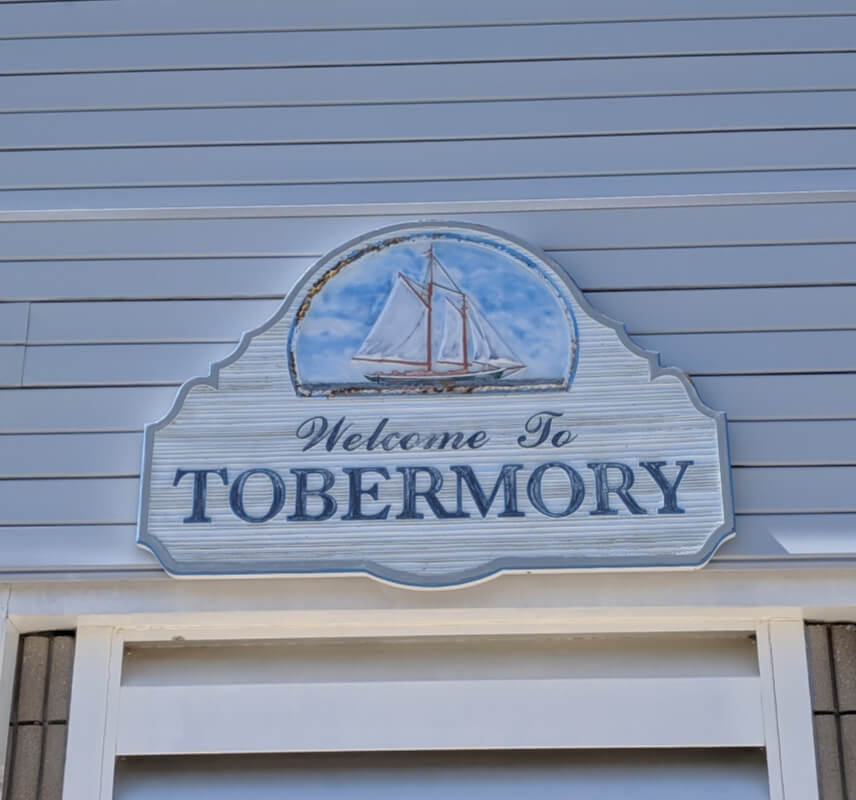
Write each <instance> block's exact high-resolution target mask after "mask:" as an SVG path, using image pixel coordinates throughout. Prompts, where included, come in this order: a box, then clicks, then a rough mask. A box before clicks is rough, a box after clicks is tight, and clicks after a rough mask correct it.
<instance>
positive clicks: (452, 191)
mask: <svg viewBox="0 0 856 800" xmlns="http://www.w3.org/2000/svg"><path fill="white" fill-rule="evenodd" d="M473 146H476V143H474V144H473ZM854 187H856V170H854V169H829V170H826V169H824V170H802V171H800V170H796V171H787V170H773V171H767V172H751V171H750V172H707V173H692V172H688V173H681V174H675V173H668V174H665V175H663V174H656V175H631V176H626V175H617V176H611V175H607V176H599V177H582V178H580V177H576V178H498V179H491V180H482V179H475V178H474V179H472V180H470V179H466V180H459V179H453V180H452V179H442V180H436V181H433V180H425V181H400V182H393V183H388V182H384V183H364V182H355V183H320V184H287V185H283V184H271V185H252V186H247V185H240V186H238V185H235V186H223V185H216V186H179V187H172V186H166V187H162V186H158V187H154V188H152V187H132V188H110V189H93V188H90V189H75V188H63V189H20V190H18V189H16V190H12V191H4V190H2V189H0V210H2V211H6V210H21V209H25V210H37V211H38V210H41V209H51V210H55V209H75V208H111V209H128V208H134V209H137V208H151V207H163V206H166V207H178V208H181V207H188V206H189V207H195V206H258V205H319V204H320V205H325V204H333V205H336V204H339V203H375V202H376V203H384V204H390V203H410V202H412V201H413V200H419V201H421V202H448V201H461V200H464V201H483V200H508V198H509V197H513V198H515V199H516V200H543V199H545V198H548V199H549V198H562V199H566V198H577V197H579V198H591V197H598V198H601V197H639V196H644V195H660V196H662V195H663V194H666V195H681V194H694V195H698V194H702V195H710V194H717V193H722V192H724V193H728V194H733V193H744V194H745V193H747V192H748V193H758V192H793V191H801V192H809V191H812V192H813V191H822V192H829V191H835V190H843V191H853V190H854ZM447 216H448V215H447Z"/></svg>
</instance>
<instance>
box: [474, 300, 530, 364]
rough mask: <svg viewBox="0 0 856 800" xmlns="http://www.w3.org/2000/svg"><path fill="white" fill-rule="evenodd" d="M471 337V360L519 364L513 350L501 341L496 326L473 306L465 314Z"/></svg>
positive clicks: (483, 362)
mask: <svg viewBox="0 0 856 800" xmlns="http://www.w3.org/2000/svg"><path fill="white" fill-rule="evenodd" d="M467 321H468V322H469V328H470V334H471V339H472V349H473V355H472V360H473V361H474V362H476V363H478V364H489V365H497V366H499V365H504V364H515V365H521V361H520V359H519V358H518V356H517V355H516V354H515V352H514V351H513V350H512V349H511V348H510V347H509V346H508V345H507V344H506V343H505V342H504V341H503V339H502V337H501V336H500V335H499V333H498V332H497V330H496V328H494V327H493V325H491V324H490V322H488V320H487V319H485V317H484V316H482V314H481V313H480V312H479V311H478V310H477V309H476V308H475V307H472V308H470V309H469V311H468V314H467Z"/></svg>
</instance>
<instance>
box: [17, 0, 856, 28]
mask: <svg viewBox="0 0 856 800" xmlns="http://www.w3.org/2000/svg"><path fill="white" fill-rule="evenodd" d="M16 5H18V4H16V3H14V2H13V3H9V4H7V5H6V6H5V7H4V6H3V5H2V3H0V30H2V31H3V36H7V37H14V36H62V35H92V34H96V35H103V34H111V33H112V34H120V33H125V34H128V33H172V32H193V31H236V30H238V31H239V30H247V31H258V30H300V29H312V30H317V29H323V28H357V29H359V28H372V27H375V28H385V27H390V28H395V27H403V26H447V25H487V24H490V25H513V24H520V23H528V22H532V21H539V22H559V23H561V22H590V21H611V20H639V19H643V20H644V19H649V20H651V19H692V18H702V19H704V18H709V17H717V16H724V17H728V16H736V17H742V16H765V15H770V16H787V15H805V14H807V13H813V14H853V13H856V4H854V3H853V0H822V1H821V0H818V2H816V3H813V4H812V5H811V7H807V4H806V3H805V0H704V2H695V3H693V4H692V5H691V6H689V5H688V4H687V3H686V2H684V0H657V1H656V2H648V3H645V5H644V7H640V5H639V3H637V2H636V1H635V0H575V2H574V3H568V2H567V1H566V0H531V2H528V3H526V5H525V6H521V5H520V3H519V2H517V0H493V2H490V3H461V2H458V0H434V2H432V3H430V4H410V3H406V4H405V3H401V2H398V0H364V2H361V3H360V4H359V5H358V6H357V5H353V4H351V3H343V2H340V0H316V2H313V3H311V4H299V5H298V6H296V7H291V6H286V5H282V6H279V5H278V4H274V5H271V3H269V2H268V1H267V0H242V2H241V3H240V4H237V5H236V4H235V3H234V2H232V0H186V2H183V3H181V4H179V5H176V4H175V3H174V2H172V1H171V0H124V1H123V2H122V3H121V4H119V3H110V2H102V1H101V0H88V1H86V2H80V1H79V0H78V2H75V3H74V4H73V5H69V4H67V3H64V2H49V3H44V4H41V3H38V4H37V3H33V4H32V5H30V6H23V7H16Z"/></svg>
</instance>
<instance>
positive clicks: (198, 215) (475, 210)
mask: <svg viewBox="0 0 856 800" xmlns="http://www.w3.org/2000/svg"><path fill="white" fill-rule="evenodd" d="M853 202H856V191H852V190H845V189H841V190H833V191H796V192H747V193H737V194H698V195H651V196H638V197H582V198H578V197H570V198H556V199H549V198H548V199H538V200H476V201H472V200H459V201H442V202H428V203H418V202H416V203H349V204H336V205H333V204H331V205H285V206H187V207H182V206H176V207H159V208H103V209H86V208H81V209H45V210H20V211H17V210H16V211H0V222H52V221H63V222H65V221H93V220H122V219H131V220H143V219H236V218H286V217H355V216H356V217H362V216H385V215H390V214H395V215H397V216H402V215H404V216H413V215H416V216H421V215H434V214H480V213H485V214H489V213H498V212H509V211H567V210H584V209H609V208H672V207H675V208H682V207H690V206H744V205H783V204H794V203H853Z"/></svg>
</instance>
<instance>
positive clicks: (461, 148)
mask: <svg viewBox="0 0 856 800" xmlns="http://www.w3.org/2000/svg"><path fill="white" fill-rule="evenodd" d="M854 153H856V131H854V130H808V131H778V132H769V131H752V132H731V133H698V134H680V133H676V134H644V135H641V134H640V135H639V136H633V137H626V136H598V137H590V138H587V137H583V138H574V137H570V138H567V137H564V138H562V137H559V138H547V139H538V140H531V139H498V140H497V139H493V140H486V141H480V142H470V141H439V142H437V141H435V142H392V143H378V142H373V143H363V144H306V145H266V146H251V145H246V146H234V147H232V146H211V147H161V148H141V149H123V148H115V149H109V148H108V149H96V150H71V151H65V150H45V151H42V150H36V151H20V152H19V151H12V152H9V151H5V152H0V179H2V186H3V188H6V189H25V188H53V187H63V186H65V187H85V186H91V187H112V186H115V187H121V186H175V185H198V186H205V185H218V184H257V183H262V184H280V183H281V184H301V183H318V182H326V183H330V182H333V183H335V182H343V183H347V182H354V181H356V182H363V181H374V182H393V183H394V182H398V181H405V180H406V181H419V180H429V179H430V180H438V179H445V180H453V179H454V180H457V179H467V180H473V179H496V178H510V177H528V178H537V177H545V178H548V177H564V176H571V177H572V176H597V175H643V174H654V173H669V174H671V173H682V172H692V173H698V172H722V171H731V172H734V171H744V170H746V171H763V170H781V169H788V170H807V169H826V168H833V167H834V168H839V167H847V168H852V167H856V156H854ZM664 193H665V192H664Z"/></svg>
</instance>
